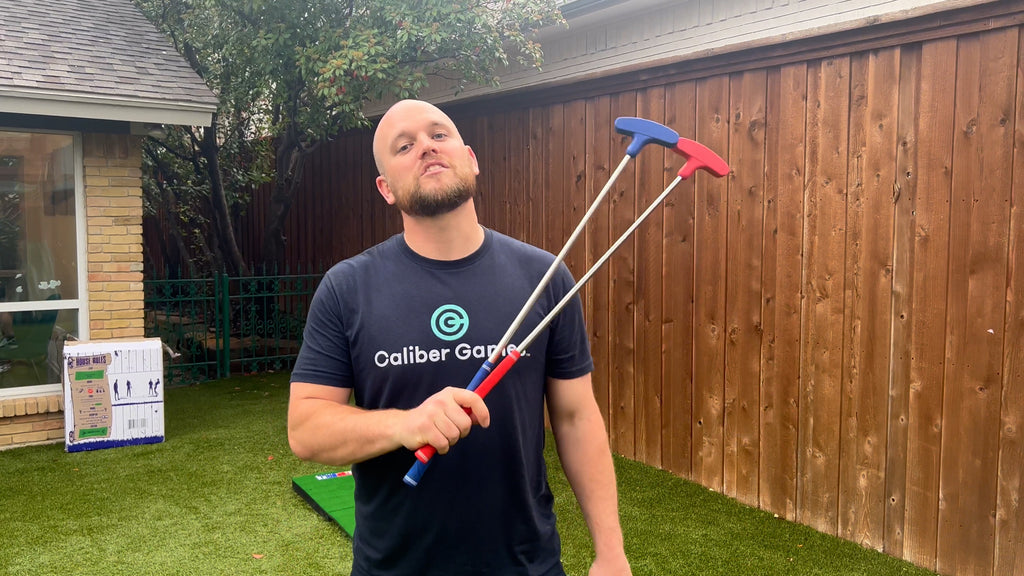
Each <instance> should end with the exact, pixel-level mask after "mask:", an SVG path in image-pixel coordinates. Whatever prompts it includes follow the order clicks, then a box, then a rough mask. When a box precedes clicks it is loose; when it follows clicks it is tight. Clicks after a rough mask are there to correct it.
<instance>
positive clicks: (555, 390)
mask: <svg viewBox="0 0 1024 576" xmlns="http://www.w3.org/2000/svg"><path fill="white" fill-rule="evenodd" d="M373 152H374V158H375V160H376V162H377V168H378V171H379V172H380V176H379V177H378V178H377V181H376V183H377V189H378V190H379V191H380V194H381V195H382V196H383V197H384V199H385V200H386V201H387V202H388V204H392V205H394V206H396V207H397V208H398V209H399V210H400V211H401V213H402V222H403V229H404V233H403V234H401V235H397V236H394V237H392V238H391V239H389V240H387V241H385V242H383V243H381V244H379V245H377V246H375V247H373V248H371V249H370V250H367V251H366V252H364V253H363V254H360V255H358V256H356V257H354V258H351V259H349V260H346V261H344V262H341V263H339V264H338V265H337V266H335V267H334V268H332V269H331V270H330V271H329V272H328V273H327V274H326V275H325V277H324V280H323V281H322V282H321V284H320V286H319V288H318V289H317V293H316V295H315V297H314V299H313V303H312V305H311V307H310V311H309V317H308V319H307V324H306V332H305V339H304V343H303V347H302V350H301V351H300V353H299V357H298V360H297V361H296V365H295V369H294V371H293V372H292V384H291V397H290V403H289V408H288V438H289V442H290V444H291V447H292V450H293V451H294V452H295V454H296V455H298V456H299V457H300V458H303V459H307V460H314V461H317V462H321V463H324V464H330V465H346V464H350V463H351V464H354V465H353V467H352V470H353V473H354V476H355V478H356V496H355V498H356V531H355V538H354V543H353V556H354V560H353V569H352V573H353V574H354V575H358V576H364V575H373V576H376V575H383V574H389V575H390V574H417V575H433V574H436V575H444V576H455V575H470V574H472V575H479V574H497V575H503V576H504V575H518V574H530V575H543V576H552V575H561V574H564V571H563V568H562V566H561V561H560V543H559V539H558V534H557V531H556V530H555V517H554V513H553V511H552V496H551V493H550V490H549V489H548V484H547V472H546V469H545V465H544V459H543V453H542V451H543V445H544V440H545V436H544V415H543V411H544V403H545V400H546V401H547V407H548V411H549V415H550V418H551V426H552V429H553V432H554V436H555V441H556V445H557V448H558V453H559V455H560V457H561V459H562V464H563V468H564V470H565V473H566V476H567V477H568V479H569V482H570V484H571V485H572V488H573V491H574V492H575V494H576V497H577V499H578V501H579V503H580V507H581V509H582V510H583V515H584V517H585V519H586V522H587V525H588V527H589V529H590V533H591V536H592V537H593V540H594V549H595V553H596V558H595V560H594V563H593V565H592V566H591V569H590V574H591V576H606V575H607V576H611V575H615V576H622V575H628V574H630V568H629V564H628V562H627V561H626V557H625V553H624V551H623V544H622V533H621V529H620V527H619V519H618V503H617V493H616V487H615V476H614V474H615V473H614V469H613V466H612V459H611V453H610V451H609V448H608V442H607V438H606V434H605V428H604V421H603V420H602V417H601V413H600V410H599V409H598V406H597V403H596V401H595V400H594V395H593V390H592V388H591V379H590V372H591V371H592V369H593V361H592V360H591V358H590V352H589V343H588V342H587V337H586V331H585V329H584V325H583V320H582V310H581V307H580V305H579V301H578V299H577V301H576V302H575V303H574V305H573V306H568V307H566V310H565V311H563V312H562V314H560V315H559V316H558V317H557V318H556V319H555V321H554V322H552V324H551V326H550V327H549V328H548V330H546V331H545V333H544V334H543V335H541V336H540V337H539V338H538V339H537V340H536V341H535V342H534V343H533V344H532V345H531V347H530V349H528V350H527V351H526V353H525V354H524V355H523V357H522V358H521V359H520V360H519V361H518V362H517V363H516V365H515V366H514V367H513V368H512V370H511V371H510V372H509V373H508V374H507V375H506V376H505V378H504V379H503V380H502V382H501V383H500V384H498V386H497V387H495V389H494V390H493V391H492V392H491V393H490V394H489V395H488V397H487V402H486V404H485V403H484V401H483V400H482V399H481V398H480V397H478V396H477V395H476V394H475V393H473V392H470V391H468V390H465V386H466V385H467V384H468V383H469V381H470V379H471V378H472V377H473V374H474V373H475V372H476V370H477V369H478V368H479V366H480V364H481V363H482V362H483V361H484V359H485V358H486V356H487V354H488V353H489V350H488V349H487V346H488V345H494V344H496V343H497V342H498V341H499V340H500V339H501V336H502V334H503V333H504V331H505V329H506V328H507V326H508V324H509V323H510V322H511V321H512V319H513V318H515V316H516V313H517V312H518V310H519V308H520V307H521V306H522V305H523V303H525V302H526V300H527V298H528V297H529V295H530V293H531V292H532V291H533V288H534V286H536V284H537V282H538V281H539V280H540V278H541V277H542V276H543V274H544V272H545V271H546V270H547V267H548V266H549V265H550V263H551V262H552V261H553V259H554V258H553V256H551V254H548V253H546V252H543V251H541V250H539V249H536V248H533V247H531V246H528V245H526V244H523V243H521V242H518V241H516V240H513V239H511V238H508V237H507V236H503V235H501V234H498V233H496V232H493V231H491V230H486V229H484V228H482V227H481V226H480V225H479V223H478V222H477V216H476V208H475V206H474V202H473V196H474V192H475V189H476V176H477V175H478V174H479V166H478V165H477V160H476V156H475V155H474V153H473V150H472V149H471V148H470V147H469V146H467V145H466V144H464V143H463V141H462V137H461V136H460V135H459V132H458V130H457V129H456V127H455V125H454V124H453V122H452V121H451V119H450V118H448V116H446V115H445V114H444V113H443V112H441V110H439V109H437V108H436V107H434V106H432V105H430V104H428V103H426V102H420V101H414V100H405V101H402V102H399V103H397V104H395V105H394V106H393V107H392V108H391V109H390V110H389V111H388V112H387V113H386V114H385V115H384V117H383V118H381V120H380V123H379V124H378V126H377V131H376V133H375V134H374V141H373ZM572 283H573V281H572V278H571V276H570V275H569V272H568V269H567V268H565V267H564V266H562V267H561V269H560V271H559V274H557V275H556V276H555V277H554V278H553V279H552V281H551V284H550V285H549V287H548V289H547V290H546V291H545V294H544V295H543V296H542V297H541V298H540V299H539V301H538V303H537V305H536V306H535V307H534V308H535V310H533V311H532V312H531V316H529V317H528V318H527V319H526V321H525V323H524V326H523V332H522V333H521V334H518V335H517V336H518V337H522V336H523V335H524V334H525V333H526V332H528V331H529V330H532V329H533V327H534V326H536V325H537V324H538V323H539V321H540V319H541V318H542V317H543V316H544V314H545V313H546V311H547V310H550V309H551V308H553V307H554V305H555V304H556V303H557V302H558V301H559V300H560V298H561V296H562V295H563V294H565V293H566V292H567V291H568V290H569V288H570V287H571V286H572ZM353 394H354V400H355V401H354V405H350V403H349V398H350V395H353ZM476 425H479V427H475V426H476ZM471 430H472V433H470V432H471ZM427 444H429V445H431V446H433V447H434V448H436V449H437V451H438V454H439V455H438V456H437V457H435V458H434V460H433V461H432V464H431V467H430V469H429V470H428V471H427V473H426V474H425V475H424V477H423V479H422V480H421V482H420V483H419V486H417V487H415V488H412V487H409V486H406V485H405V484H404V483H403V482H402V477H403V475H404V474H405V472H406V471H407V470H408V469H409V467H410V466H411V465H412V464H413V462H414V456H413V454H412V452H411V450H415V449H417V448H419V447H420V446H423V445H427ZM456 444H458V445H457V446H456Z"/></svg>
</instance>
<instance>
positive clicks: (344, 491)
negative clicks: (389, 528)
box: [292, 471, 356, 536]
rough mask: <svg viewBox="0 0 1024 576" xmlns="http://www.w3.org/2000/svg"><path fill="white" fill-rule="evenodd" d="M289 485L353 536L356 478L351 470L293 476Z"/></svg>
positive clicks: (322, 513)
mask: <svg viewBox="0 0 1024 576" xmlns="http://www.w3.org/2000/svg"><path fill="white" fill-rule="evenodd" d="M292 489H294V490H295V492H296V493H297V494H298V495H299V496H302V498H303V499H304V500H305V501H306V502H308V503H309V505H310V506H312V507H313V509H314V510H316V511H317V512H319V513H320V515H321V516H323V517H324V518H327V519H328V520H334V521H335V522H337V523H338V525H339V526H341V528H342V529H343V530H344V531H345V532H347V533H348V535H349V536H352V533H353V532H355V530H356V505H355V489H356V480H355V478H354V477H353V476H352V473H351V472H347V471H346V472H327V473H325V474H310V475H309V476H296V477H295V478H292Z"/></svg>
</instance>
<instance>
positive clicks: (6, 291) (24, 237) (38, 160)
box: [0, 132, 78, 302]
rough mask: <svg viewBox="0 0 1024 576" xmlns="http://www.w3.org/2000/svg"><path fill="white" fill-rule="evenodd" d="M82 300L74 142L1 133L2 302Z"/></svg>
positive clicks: (52, 136)
mask: <svg viewBox="0 0 1024 576" xmlns="http://www.w3.org/2000/svg"><path fill="white" fill-rule="evenodd" d="M60 298H65V299H66V298H78V248H77V246H76V232H75V154H74V140H73V138H72V137H71V136H70V135H64V134H31V133H19V132H0V301H6V302H24V301H41V300H53V299H60Z"/></svg>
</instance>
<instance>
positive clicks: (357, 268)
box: [327, 234, 401, 280]
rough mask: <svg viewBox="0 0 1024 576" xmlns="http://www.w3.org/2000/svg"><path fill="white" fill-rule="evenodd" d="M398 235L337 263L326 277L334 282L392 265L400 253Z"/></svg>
mask: <svg viewBox="0 0 1024 576" xmlns="http://www.w3.org/2000/svg"><path fill="white" fill-rule="evenodd" d="M400 236H401V235H400V234H396V235H394V236H392V237H391V238H388V239H387V240H385V241H383V242H381V243H379V244H376V245H374V246H371V247H370V248H367V249H366V250H363V251H362V252H360V253H359V254H356V255H355V256H352V257H350V258H346V259H344V260H342V261H341V262H338V263H337V264H335V265H334V266H332V267H331V268H330V269H329V270H328V271H327V276H328V277H331V278H332V279H334V280H341V279H344V278H349V277H353V276H355V277H358V276H360V275H362V274H365V273H368V272H370V271H372V270H373V269H374V268H378V267H381V266H389V265H392V264H393V263H394V262H395V261H396V260H397V259H396V258H395V257H396V256H397V255H398V254H399V253H400V252H401V245H400V243H401V238H400Z"/></svg>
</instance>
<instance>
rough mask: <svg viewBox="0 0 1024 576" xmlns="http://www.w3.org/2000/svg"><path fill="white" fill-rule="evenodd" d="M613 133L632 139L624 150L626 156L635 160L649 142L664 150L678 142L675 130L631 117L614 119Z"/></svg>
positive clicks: (673, 146)
mask: <svg viewBox="0 0 1024 576" xmlns="http://www.w3.org/2000/svg"><path fill="white" fill-rule="evenodd" d="M615 131H616V132H618V133H619V134H625V135H626V136H632V137H633V141H632V142H630V143H629V147H628V148H626V154H628V155H630V156H632V157H633V158H636V155H637V154H639V153H640V150H641V149H642V148H643V147H644V146H646V145H647V144H649V143H651V142H654V143H655V144H659V145H661V146H664V147H665V148H675V147H676V143H677V142H679V134H678V133H676V131H675V130H673V129H671V128H669V127H668V126H665V125H664V124H658V123H657V122H654V121H653V120H647V119H645V118H634V117H631V116H622V117H620V118H616V119H615Z"/></svg>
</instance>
